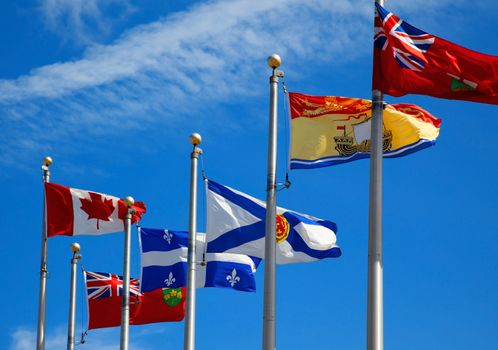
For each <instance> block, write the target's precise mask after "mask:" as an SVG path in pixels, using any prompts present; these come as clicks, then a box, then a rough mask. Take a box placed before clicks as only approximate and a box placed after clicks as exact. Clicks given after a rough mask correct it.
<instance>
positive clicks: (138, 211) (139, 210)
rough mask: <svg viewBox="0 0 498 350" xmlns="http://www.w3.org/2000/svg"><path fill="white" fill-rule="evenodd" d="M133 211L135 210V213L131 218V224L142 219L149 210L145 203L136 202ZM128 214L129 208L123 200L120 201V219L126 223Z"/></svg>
mask: <svg viewBox="0 0 498 350" xmlns="http://www.w3.org/2000/svg"><path fill="white" fill-rule="evenodd" d="M133 209H135V212H134V213H133V214H132V216H131V222H132V223H135V222H138V221H140V220H141V219H142V214H145V212H146V211H147V208H146V206H145V203H144V202H135V204H134V205H133ZM127 212H128V208H127V207H126V204H124V202H123V200H122V199H120V200H119V201H118V218H120V219H121V220H123V221H124V220H125V218H126V213H127Z"/></svg>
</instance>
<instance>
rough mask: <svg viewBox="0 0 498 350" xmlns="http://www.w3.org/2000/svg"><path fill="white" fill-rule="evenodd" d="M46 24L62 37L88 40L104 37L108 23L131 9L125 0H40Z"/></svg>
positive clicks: (120, 18)
mask: <svg viewBox="0 0 498 350" xmlns="http://www.w3.org/2000/svg"><path fill="white" fill-rule="evenodd" d="M40 11H41V14H42V16H43V19H44V22H45V23H46V25H47V27H48V28H49V29H50V30H52V31H53V32H54V33H56V34H58V35H60V36H62V38H63V39H64V40H71V42H72V43H74V42H76V43H81V44H89V43H92V42H95V41H96V40H97V41H98V39H99V38H105V37H106V36H107V35H109V33H110V32H111V30H112V23H114V22H116V21H120V20H123V19H124V18H125V17H126V16H127V15H128V14H129V13H130V12H132V11H133V7H132V6H131V4H130V2H129V1H128V0H40Z"/></svg>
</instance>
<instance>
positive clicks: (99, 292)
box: [84, 271, 141, 299]
mask: <svg viewBox="0 0 498 350" xmlns="http://www.w3.org/2000/svg"><path fill="white" fill-rule="evenodd" d="M84 273H85V281H86V290H87V296H88V299H103V298H109V297H114V296H122V295H123V277H121V276H118V275H115V274H112V273H106V272H90V271H85V272H84ZM140 295H141V293H140V281H139V280H138V279H137V278H133V279H130V296H137V297H138V296H140Z"/></svg>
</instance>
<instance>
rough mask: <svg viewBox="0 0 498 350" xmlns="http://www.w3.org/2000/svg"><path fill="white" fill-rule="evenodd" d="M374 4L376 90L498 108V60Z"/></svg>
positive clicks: (374, 70)
mask: <svg viewBox="0 0 498 350" xmlns="http://www.w3.org/2000/svg"><path fill="white" fill-rule="evenodd" d="M375 5H376V7H377V15H376V16H375V35H374V69H373V82H372V85H373V89H378V90H380V91H382V92H383V93H386V94H389V95H391V96H403V95H406V94H419V95H429V96H434V97H440V98H447V99H452V100H467V101H473V102H482V103H489V104H498V56H491V55H486V54H483V53H479V52H476V51H472V50H469V49H466V48H464V47H462V46H459V45H457V44H454V43H451V42H449V41H446V40H444V39H441V38H438V37H437V36H434V35H432V34H429V33H426V32H424V31H422V30H420V29H418V28H415V27H414V26H412V25H410V24H408V23H407V22H405V21H403V20H401V19H400V18H398V17H397V16H396V15H395V14H393V13H392V12H389V11H387V10H386V9H385V8H383V7H382V6H381V5H379V4H378V3H376V4H375Z"/></svg>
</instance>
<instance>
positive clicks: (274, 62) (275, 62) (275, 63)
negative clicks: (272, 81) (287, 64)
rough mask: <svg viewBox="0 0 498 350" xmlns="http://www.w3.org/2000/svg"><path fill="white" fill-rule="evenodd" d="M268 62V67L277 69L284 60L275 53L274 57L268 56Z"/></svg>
mask: <svg viewBox="0 0 498 350" xmlns="http://www.w3.org/2000/svg"><path fill="white" fill-rule="evenodd" d="M266 62H267V63H268V66H269V67H270V68H272V69H277V68H278V67H280V64H282V59H281V58H280V56H279V55H277V54H276V53H274V54H273V55H270V56H268V59H267V60H266Z"/></svg>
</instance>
